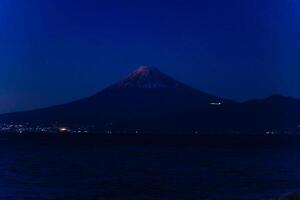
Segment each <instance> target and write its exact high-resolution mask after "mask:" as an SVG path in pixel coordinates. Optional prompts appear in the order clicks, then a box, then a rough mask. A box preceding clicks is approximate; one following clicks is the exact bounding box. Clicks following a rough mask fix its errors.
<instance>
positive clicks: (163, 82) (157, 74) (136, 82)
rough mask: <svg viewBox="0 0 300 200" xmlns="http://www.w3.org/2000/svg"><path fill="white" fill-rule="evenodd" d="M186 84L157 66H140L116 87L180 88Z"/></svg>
mask: <svg viewBox="0 0 300 200" xmlns="http://www.w3.org/2000/svg"><path fill="white" fill-rule="evenodd" d="M183 86H184V84H182V83H180V82H178V81H176V80H174V79H173V78H171V77H169V76H167V75H166V74H164V73H162V72H161V71H160V70H159V69H157V68H155V67H148V66H140V67H139V68H138V69H136V70H135V71H133V72H132V73H130V74H129V75H128V76H126V77H125V78H124V79H122V80H121V81H119V82H118V83H116V84H115V85H114V87H115V88H119V89H120V88H144V89H157V88H179V87H183Z"/></svg>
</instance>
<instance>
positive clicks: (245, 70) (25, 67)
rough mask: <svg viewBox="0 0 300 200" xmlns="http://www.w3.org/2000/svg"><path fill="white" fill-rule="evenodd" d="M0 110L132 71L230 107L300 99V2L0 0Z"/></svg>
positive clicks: (72, 93)
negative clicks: (146, 69) (148, 70)
mask: <svg viewBox="0 0 300 200" xmlns="http://www.w3.org/2000/svg"><path fill="white" fill-rule="evenodd" d="M0 42H1V43H0V44H1V45H0V112H1V113H2V112H10V111H17V110H27V109H32V108H39V107H43V106H48V105H54V104H57V103H65V102H68V101H72V100H74V99H78V98H81V97H85V96H89V95H91V94H94V93H96V92H98V91H100V90H101V89H103V88H104V87H106V86H108V85H109V84H111V83H112V82H114V81H116V80H118V79H120V78H122V77H123V76H124V75H126V74H127V73H128V72H130V71H132V70H134V69H135V68H137V67H138V66H139V65H151V66H155V67H157V68H159V69H161V70H162V71H163V72H166V73H167V74H169V75H171V76H173V77H175V78H176V79H178V80H180V81H182V82H185V83H187V84H190V85H191V86H193V87H196V88H198V89H200V90H203V91H206V92H209V93H212V94H215V95H219V96H222V97H227V98H231V99H235V100H239V101H242V100H247V99H252V98H263V97H266V96H269V95H271V94H283V95H289V96H294V97H300V89H299V85H300V1H299V0H226V1H225V0H193V1H188V0H185V1H176V0H165V1H163V0H154V1H150V0H148V1H143V0H140V1H130V0H126V1H119V0H114V1H111V0H106V1H101V0H94V1H92V0H1V1H0Z"/></svg>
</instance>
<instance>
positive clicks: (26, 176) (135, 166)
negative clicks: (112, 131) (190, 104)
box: [0, 134, 300, 200]
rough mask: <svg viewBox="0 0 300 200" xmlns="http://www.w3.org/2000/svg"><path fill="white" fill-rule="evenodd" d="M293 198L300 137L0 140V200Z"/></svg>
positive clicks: (299, 170) (299, 177) (298, 180)
mask: <svg viewBox="0 0 300 200" xmlns="http://www.w3.org/2000/svg"><path fill="white" fill-rule="evenodd" d="M288 192H300V135H97V134H89V135H47V134H46V135H37V134H35V135H34V134H29V135H0V199H1V200H2V199H3V200H67V199H70V200H98V199H99V200H100V199H104V200H105V199H109V200H110V199H112V200H126V199H128V200H135V199H137V200H143V199H149V200H152V199H155V200H156V199H157V200H160V199H161V200H165V199H166V200H167V199H172V200H173V199H175V200H176V199H179V200H182V199H199V200H202V199H203V200H268V199H270V198H272V197H276V196H280V195H282V194H285V193H288Z"/></svg>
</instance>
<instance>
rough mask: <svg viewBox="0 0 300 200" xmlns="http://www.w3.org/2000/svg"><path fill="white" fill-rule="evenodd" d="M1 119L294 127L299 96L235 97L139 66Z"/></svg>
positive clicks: (119, 125) (123, 125) (299, 114)
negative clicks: (81, 92) (96, 88)
mask: <svg viewBox="0 0 300 200" xmlns="http://www.w3.org/2000/svg"><path fill="white" fill-rule="evenodd" d="M5 122H22V123H35V124H39V123H40V124H45V123H49V124H51V123H59V124H64V125H70V124H84V125H86V124H89V125H95V126H97V128H98V129H99V130H105V129H107V128H109V129H118V130H122V129H147V130H150V129H151V130H153V131H154V130H155V131H163V130H168V131H174V132H175V131H178V130H182V131H189V132H192V131H194V130H197V131H208V132H231V131H234V132H239V131H244V132H251V131H261V132H264V131H267V130H273V129H274V130H280V131H284V130H288V131H290V130H293V131H297V130H298V129H299V124H300V99H296V98H291V97H286V96H281V95H272V96H270V97H268V98H265V99H258V100H251V101H246V102H241V103H238V102H235V101H232V100H228V99H224V98H221V97H217V96H214V95H210V94H208V93H206V92H202V91H200V90H197V89H194V88H192V87H189V86H187V85H185V84H184V83H181V82H179V81H177V80H175V79H173V78H172V77H169V76H168V75H166V74H164V73H162V72H161V71H159V70H158V69H157V68H153V67H147V66H141V67H139V68H138V69H136V70H135V71H133V72H132V73H130V74H129V75H127V76H126V77H125V78H123V79H121V80H120V81H118V82H116V83H114V84H112V85H111V86H109V87H107V88H105V89H104V90H102V91H101V92H99V93H96V94H95V95H92V96H90V97H87V98H83V99H80V100H77V101H73V102H71V103H66V104H61V105H56V106H51V107H48V108H43V109H38V110H33V111H25V112H17V113H9V114H3V115H0V123H5ZM108 124H109V125H108Z"/></svg>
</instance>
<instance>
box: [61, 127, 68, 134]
mask: <svg viewBox="0 0 300 200" xmlns="http://www.w3.org/2000/svg"><path fill="white" fill-rule="evenodd" d="M67 131H68V129H67V128H59V132H62V133H65V132H67Z"/></svg>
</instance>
